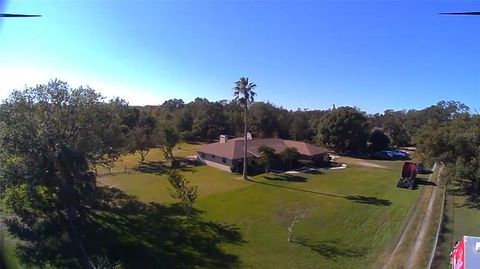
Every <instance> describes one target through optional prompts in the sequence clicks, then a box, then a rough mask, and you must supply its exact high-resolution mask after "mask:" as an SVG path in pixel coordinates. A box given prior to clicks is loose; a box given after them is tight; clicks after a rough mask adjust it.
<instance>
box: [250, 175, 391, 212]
mask: <svg viewBox="0 0 480 269" xmlns="http://www.w3.org/2000/svg"><path fill="white" fill-rule="evenodd" d="M265 178H267V177H265ZM267 179H268V178H267ZM248 180H249V181H251V182H254V183H257V184H261V185H266V186H271V187H275V188H282V189H289V190H293V191H299V192H306V193H312V194H317V195H322V196H328V197H333V198H342V199H347V200H350V201H353V202H355V203H359V204H369V205H375V206H390V205H392V202H391V201H390V200H387V199H380V198H377V197H373V196H363V195H337V194H331V193H326V192H319V191H312V190H305V189H300V188H295V187H289V186H283V185H276V184H272V183H268V182H262V181H256V180H253V179H251V178H249V179H248Z"/></svg>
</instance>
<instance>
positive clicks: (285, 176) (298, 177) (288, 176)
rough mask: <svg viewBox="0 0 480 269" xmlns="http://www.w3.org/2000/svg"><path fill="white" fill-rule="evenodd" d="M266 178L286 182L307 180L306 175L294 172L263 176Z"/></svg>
mask: <svg viewBox="0 0 480 269" xmlns="http://www.w3.org/2000/svg"><path fill="white" fill-rule="evenodd" d="M264 178H265V179H268V180H278V181H287V182H307V177H304V176H301V175H295V174H284V173H282V174H273V175H272V176H264Z"/></svg>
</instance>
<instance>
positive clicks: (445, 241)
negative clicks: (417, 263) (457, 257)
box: [433, 181, 480, 268]
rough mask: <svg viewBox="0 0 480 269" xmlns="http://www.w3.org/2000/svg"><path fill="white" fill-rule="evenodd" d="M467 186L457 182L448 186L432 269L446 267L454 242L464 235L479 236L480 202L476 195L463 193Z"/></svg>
mask: <svg viewBox="0 0 480 269" xmlns="http://www.w3.org/2000/svg"><path fill="white" fill-rule="evenodd" d="M467 184H468V182H458V181H453V182H451V183H450V184H448V188H447V195H446V201H445V209H444V220H443V227H442V231H441V233H440V237H439V245H438V248H437V252H436V257H435V258H436V259H435V262H434V266H433V268H447V267H448V265H449V262H450V258H449V254H450V252H451V251H452V249H453V246H454V245H455V242H456V241H459V240H461V239H462V238H463V236H464V235H470V236H480V225H479V223H480V200H479V199H478V197H479V196H478V195H475V194H473V195H472V196H469V195H468V194H467V193H465V190H464V187H465V186H466V185H467ZM467 186H468V185H467Z"/></svg>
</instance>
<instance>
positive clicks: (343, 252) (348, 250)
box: [291, 238, 367, 260]
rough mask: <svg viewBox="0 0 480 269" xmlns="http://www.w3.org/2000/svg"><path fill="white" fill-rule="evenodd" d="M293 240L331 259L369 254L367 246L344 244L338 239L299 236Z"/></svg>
mask: <svg viewBox="0 0 480 269" xmlns="http://www.w3.org/2000/svg"><path fill="white" fill-rule="evenodd" d="M291 242H292V243H295V244H299V245H302V246H304V247H307V248H309V249H311V250H312V251H314V252H316V253H318V254H319V255H321V256H323V257H324V258H326V259H329V260H334V259H337V258H357V257H363V256H365V255H366V254H367V249H365V248H353V247H350V246H342V245H340V243H339V242H338V240H326V241H313V240H309V239H306V238H298V239H296V240H292V241H291Z"/></svg>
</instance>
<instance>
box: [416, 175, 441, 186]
mask: <svg viewBox="0 0 480 269" xmlns="http://www.w3.org/2000/svg"><path fill="white" fill-rule="evenodd" d="M415 184H416V185H426V186H437V183H435V182H432V181H429V180H428V179H425V178H418V177H417V178H416V179H415Z"/></svg>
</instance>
